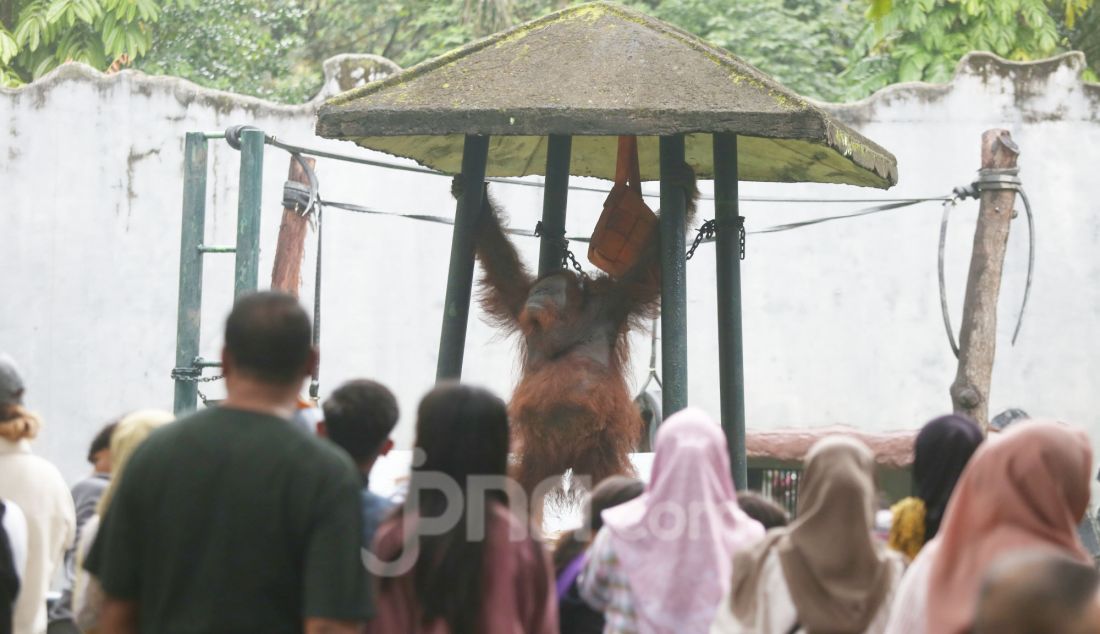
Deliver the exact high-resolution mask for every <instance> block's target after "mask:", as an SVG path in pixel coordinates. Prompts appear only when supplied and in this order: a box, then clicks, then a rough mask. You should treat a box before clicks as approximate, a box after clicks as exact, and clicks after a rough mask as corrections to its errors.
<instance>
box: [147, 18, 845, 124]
mask: <svg viewBox="0 0 1100 634" xmlns="http://www.w3.org/2000/svg"><path fill="white" fill-rule="evenodd" d="M857 1H858V0H857ZM574 3H575V0H373V1H370V2H363V0H203V2H201V3H198V4H197V5H195V6H189V7H174V8H171V9H168V10H166V11H165V14H164V19H162V20H161V21H160V23H159V24H158V25H157V28H156V32H155V37H154V44H153V46H152V48H151V50H150V51H149V54H148V55H147V56H146V57H145V58H143V60H141V61H139V63H138V66H139V67H140V68H142V69H143V70H146V71H147V72H152V73H161V74H171V75H178V76H182V77H187V78H189V79H192V80H193V81H196V82H198V83H200V84H203V85H207V86H211V87H216V88H222V89H227V90H235V91H238V92H244V93H247V94H253V95H257V96H261V97H266V98H270V99H275V100H278V101H286V102H301V101H303V100H305V99H308V98H309V97H311V96H312V95H313V94H315V93H316V91H317V90H318V89H319V88H320V86H321V83H322V80H323V77H322V75H321V62H323V61H324V60H325V59H326V58H328V57H330V56H332V55H336V54H339V53H348V52H352V53H373V54H376V55H382V56H384V57H388V58H389V59H392V60H394V61H395V62H397V63H398V64H400V65H401V66H403V67H408V66H411V65H413V64H416V63H417V62H420V61H423V60H425V59H428V58H431V57H434V56H436V55H439V54H440V53H443V52H445V51H447V50H449V49H452V48H454V47H457V46H461V45H463V44H466V43H468V42H470V41H472V40H474V39H476V38H478V37H481V36H484V35H488V34H490V33H493V32H495V31H498V30H500V29H503V28H507V27H509V26H512V25H514V24H517V23H519V22H522V21H524V20H529V19H533V18H537V17H539V16H542V15H545V14H547V13H549V12H551V11H555V10H557V9H560V8H563V7H565V6H568V5H569V4H574ZM631 4H632V6H634V7H635V8H638V9H640V10H642V11H645V12H647V13H649V14H651V15H653V16H655V17H658V18H660V19H663V20H668V21H670V22H672V23H674V24H676V25H678V26H680V27H681V28H684V29H686V30H688V31H691V32H694V33H697V34H699V35H700V36H701V37H703V38H704V39H707V40H709V41H711V42H712V43H714V44H716V45H718V46H722V47H725V48H728V49H729V50H731V51H733V52H734V53H735V54H737V55H740V56H741V57H743V58H745V59H746V60H748V61H749V62H751V63H753V64H756V65H757V66H759V67H761V69H762V70H764V71H765V72H768V73H770V74H772V75H774V76H776V77H777V78H778V79H779V80H780V81H781V82H783V83H785V84H786V85H788V86H790V87H791V88H793V89H794V90H797V91H799V92H802V93H804V94H806V95H809V96H812V97H818V98H821V99H836V98H838V97H839V96H840V95H841V94H843V88H844V87H843V86H841V85H840V84H839V83H838V81H837V79H836V77H837V75H838V74H839V73H840V72H842V71H843V70H844V68H845V66H846V64H847V55H848V53H849V51H850V48H851V46H852V43H853V42H854V40H855V37H856V36H857V35H858V34H859V30H860V28H861V26H862V16H861V15H860V13H859V11H857V10H856V9H854V8H852V7H851V6H850V4H849V2H848V1H847V0H841V1H839V2H838V1H837V0H736V1H733V2H731V1H730V0H633V2H631ZM858 9H862V5H860V6H859V7H858Z"/></svg>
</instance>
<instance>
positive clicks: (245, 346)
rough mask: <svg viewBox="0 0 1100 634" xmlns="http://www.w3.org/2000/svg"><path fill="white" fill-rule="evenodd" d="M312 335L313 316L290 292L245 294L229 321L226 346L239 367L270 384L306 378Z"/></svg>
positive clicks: (235, 305) (244, 372) (226, 325)
mask: <svg viewBox="0 0 1100 634" xmlns="http://www.w3.org/2000/svg"><path fill="white" fill-rule="evenodd" d="M312 337H313V332H312V328H311V326H310V323H309V315H307V314H306V311H305V310H303V309H302V306H301V305H300V304H299V303H298V300H297V299H295V298H294V297H293V296H291V295H287V294H286V293H277V292H274V291H264V292H260V293H250V294H248V295H243V296H241V297H240V298H239V299H238V300H237V302H236V303H235V304H234V305H233V311H232V312H230V313H229V318H228V319H226V321H225V349H226V352H228V353H229V354H230V356H232V357H233V361H234V363H235V366H236V369H237V370H238V371H240V372H241V373H243V374H247V375H249V376H251V377H254V378H256V379H259V380H261V381H264V382H267V383H278V384H283V385H286V384H290V383H294V382H295V381H300V380H301V379H302V378H303V376H304V373H305V372H306V370H307V369H308V368H307V367H306V365H307V364H308V363H309V359H310V351H311V349H312Z"/></svg>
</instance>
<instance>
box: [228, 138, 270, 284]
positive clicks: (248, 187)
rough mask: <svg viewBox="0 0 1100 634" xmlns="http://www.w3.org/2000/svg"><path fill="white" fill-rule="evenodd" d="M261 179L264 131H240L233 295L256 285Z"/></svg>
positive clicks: (258, 261) (258, 272) (262, 173)
mask: <svg viewBox="0 0 1100 634" xmlns="http://www.w3.org/2000/svg"><path fill="white" fill-rule="evenodd" d="M263 182H264V133H263V132H262V131H260V130H243V131H242V132H241V179H240V186H239V193H238V198H237V257H236V275H235V276H234V279H233V295H234V296H235V297H237V296H240V295H241V294H243V293H249V292H252V291H255V290H256V289H257V288H259V279H260V199H261V194H262V193H263Z"/></svg>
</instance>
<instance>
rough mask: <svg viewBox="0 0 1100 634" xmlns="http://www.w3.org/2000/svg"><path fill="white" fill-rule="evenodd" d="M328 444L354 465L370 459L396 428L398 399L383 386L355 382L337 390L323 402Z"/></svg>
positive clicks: (368, 382)
mask: <svg viewBox="0 0 1100 634" xmlns="http://www.w3.org/2000/svg"><path fill="white" fill-rule="evenodd" d="M323 409H324V411H325V429H326V430H327V432H328V437H329V440H331V441H332V442H334V443H336V444H337V445H339V446H340V447H341V448H342V449H343V450H344V451H346V452H348V454H349V455H351V457H352V459H353V460H355V461H356V462H360V463H361V462H365V461H367V460H369V459H371V458H373V457H374V456H375V455H376V454H377V453H378V450H379V449H381V447H382V443H384V442H385V441H386V438H388V437H389V435H390V432H392V431H393V428H394V426H395V425H397V417H398V409H397V399H396V398H394V396H393V392H390V391H389V389H387V388H386V386H384V385H382V384H381V383H378V382H376V381H371V380H368V379H357V380H354V381H348V382H347V383H345V384H343V385H341V386H340V387H338V388H336V391H335V392H333V393H332V395H331V396H329V397H328V399H327V400H326V401H325V404H324V408H323Z"/></svg>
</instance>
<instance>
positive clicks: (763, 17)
mask: <svg viewBox="0 0 1100 634" xmlns="http://www.w3.org/2000/svg"><path fill="white" fill-rule="evenodd" d="M633 5H634V6H635V7H636V8H639V9H641V10H643V11H645V12H647V13H649V14H650V15H653V16H654V17H657V18H660V19H662V20H666V21H668V22H671V23H673V24H675V25H677V26H679V27H680V28H682V29H684V30H686V31H689V32H691V33H694V34H696V35H698V36H700V37H702V38H703V39H705V40H707V41H709V42H711V43H712V44H715V45H717V46H721V47H723V48H725V49H727V50H729V51H730V52H732V53H733V54H735V55H737V56H739V57H741V58H742V59H744V60H745V61H747V62H749V63H751V64H753V65H755V66H757V67H758V68H760V69H761V70H762V71H764V72H766V73H768V74H769V75H771V76H773V77H775V78H776V79H777V80H779V82H780V83H782V84H783V85H785V86H788V87H789V88H791V89H793V90H795V91H797V92H799V93H801V94H803V95H806V96H808V97H815V98H817V99H824V100H828V101H834V100H837V99H839V98H840V97H841V95H843V94H845V92H846V86H845V85H844V84H843V83H842V82H840V81H839V80H838V79H837V76H838V75H839V74H840V73H842V72H843V71H844V70H845V69H846V68H847V66H848V61H849V60H848V58H849V55H850V52H851V47H852V45H853V43H854V41H855V38H856V37H857V36H858V35H859V33H860V29H861V28H862V22H863V21H862V18H861V14H860V10H861V9H862V5H855V6H853V5H852V3H849V2H847V1H845V0H733V1H730V0H641V1H638V0H635V2H633Z"/></svg>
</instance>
